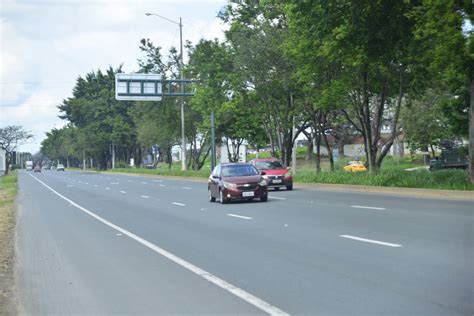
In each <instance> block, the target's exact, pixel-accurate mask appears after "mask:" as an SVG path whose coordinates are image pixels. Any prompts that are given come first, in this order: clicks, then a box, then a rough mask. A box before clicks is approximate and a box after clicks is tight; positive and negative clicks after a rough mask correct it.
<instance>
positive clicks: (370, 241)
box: [340, 235, 402, 248]
mask: <svg viewBox="0 0 474 316" xmlns="http://www.w3.org/2000/svg"><path fill="white" fill-rule="evenodd" d="M340 236H341V237H342V238H347V239H352V240H357V241H362V242H367V243H371V244H376V245H381V246H387V247H394V248H397V247H401V246H402V245H400V244H392V243H389V242H385V241H380V240H373V239H367V238H362V237H356V236H351V235H340Z"/></svg>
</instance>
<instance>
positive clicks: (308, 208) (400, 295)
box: [16, 171, 474, 315]
mask: <svg viewBox="0 0 474 316" xmlns="http://www.w3.org/2000/svg"><path fill="white" fill-rule="evenodd" d="M19 188H20V190H19V195H18V201H17V202H18V207H19V217H18V223H17V241H16V244H17V271H16V273H17V291H18V301H19V305H20V306H19V309H20V313H22V314H27V315H47V314H48V315H49V314H58V315H68V314H76V315H92V314H96V315H107V314H130V315H131V314H133V315H138V314H150V315H151V314H152V315H162V314H165V315H169V314H179V315H222V314H233V315H251V314H256V315H264V314H285V313H288V314H293V315H473V314H474V303H473V302H474V281H473V280H474V207H473V202H472V201H447V200H441V199H438V200H437V199H426V198H403V197H391V196H388V195H380V194H370V193H348V192H325V191H315V190H305V189H298V186H297V185H295V190H293V191H285V190H281V191H275V192H273V191H272V192H270V194H269V201H268V202H252V203H249V202H236V203H230V204H225V205H220V204H219V203H210V202H208V201H207V186H206V184H204V183H200V182H194V181H186V180H171V179H158V178H150V177H137V176H126V175H112V174H111V175H109V174H96V173H83V172H71V171H66V172H56V171H43V172H42V173H41V174H39V173H36V174H33V173H31V172H28V173H27V172H25V171H23V172H20V174H19Z"/></svg>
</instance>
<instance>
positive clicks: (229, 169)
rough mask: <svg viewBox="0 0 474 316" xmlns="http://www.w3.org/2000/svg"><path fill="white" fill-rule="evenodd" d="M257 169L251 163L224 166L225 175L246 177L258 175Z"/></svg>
mask: <svg viewBox="0 0 474 316" xmlns="http://www.w3.org/2000/svg"><path fill="white" fill-rule="evenodd" d="M258 174H259V173H258V171H257V169H255V168H254V167H253V166H251V165H230V166H222V176H223V177H246V176H256V175H258Z"/></svg>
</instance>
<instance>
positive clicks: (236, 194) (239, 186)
mask: <svg viewBox="0 0 474 316" xmlns="http://www.w3.org/2000/svg"><path fill="white" fill-rule="evenodd" d="M263 174H264V173H263ZM207 189H208V196H209V201H210V202H215V201H216V199H218V200H219V202H220V203H221V204H224V203H227V202H229V201H230V200H248V201H251V200H253V199H255V198H258V199H260V201H262V202H266V201H267V200H268V186H267V181H266V180H265V179H264V178H263V177H262V174H260V172H259V171H258V170H257V169H256V168H255V167H254V166H252V165H251V164H248V163H222V164H219V165H217V166H216V167H215V168H214V170H213V171H212V173H211V175H210V176H209V182H208V187H207Z"/></svg>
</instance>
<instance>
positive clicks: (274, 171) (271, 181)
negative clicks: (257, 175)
mask: <svg viewBox="0 0 474 316" xmlns="http://www.w3.org/2000/svg"><path fill="white" fill-rule="evenodd" d="M250 163H251V164H252V165H254V166H255V168H257V169H258V170H259V171H262V172H265V178H266V179H267V180H268V186H269V187H272V188H275V190H279V189H280V188H281V187H286V189H287V190H293V176H292V175H291V172H290V168H285V167H283V165H282V164H281V163H280V161H279V160H278V159H276V158H265V159H253V160H251V161H250Z"/></svg>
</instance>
